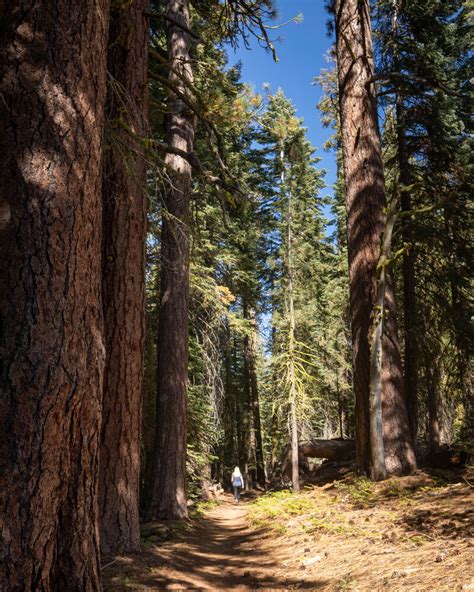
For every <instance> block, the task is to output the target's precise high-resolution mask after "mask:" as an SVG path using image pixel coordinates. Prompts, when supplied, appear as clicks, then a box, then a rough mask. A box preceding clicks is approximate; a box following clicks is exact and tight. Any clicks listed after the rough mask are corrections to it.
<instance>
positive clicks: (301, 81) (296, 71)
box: [229, 0, 336, 192]
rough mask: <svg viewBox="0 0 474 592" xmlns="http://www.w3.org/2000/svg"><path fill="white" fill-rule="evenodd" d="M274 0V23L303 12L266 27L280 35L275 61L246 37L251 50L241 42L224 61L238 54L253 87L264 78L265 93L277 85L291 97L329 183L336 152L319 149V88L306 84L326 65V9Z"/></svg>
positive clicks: (313, 1) (312, 2) (304, 0)
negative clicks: (278, 26)
mask: <svg viewBox="0 0 474 592" xmlns="http://www.w3.org/2000/svg"><path fill="white" fill-rule="evenodd" d="M275 4H276V6H277V8H278V11H279V19H278V21H277V23H279V22H285V21H287V20H288V19H291V18H292V17H294V16H296V15H297V14H298V13H302V14H303V22H301V23H298V24H295V23H290V24H288V25H286V26H285V27H283V28H281V29H279V30H277V31H271V33H273V36H272V38H277V37H279V38H281V41H280V42H277V43H275V47H276V50H277V53H278V58H279V62H278V63H275V62H274V61H273V58H272V56H271V53H269V52H266V51H265V50H264V49H263V48H261V47H260V46H259V45H258V43H257V42H254V43H252V49H251V50H246V49H245V48H244V47H242V46H241V47H240V48H239V49H237V51H236V52H235V53H234V52H233V51H232V50H229V61H230V64H233V63H235V62H237V61H238V60H240V61H241V62H242V66H243V67H242V79H243V81H244V82H247V83H249V84H251V85H252V86H253V87H254V88H255V90H256V91H257V92H260V93H261V92H263V88H262V85H263V83H269V84H270V92H271V93H274V92H276V91H277V89H278V88H279V87H281V88H282V89H283V91H284V93H285V95H286V96H287V97H288V98H289V99H291V100H292V102H293V104H294V106H295V107H296V110H297V115H298V117H302V118H303V119H304V124H305V126H306V127H307V128H308V138H309V140H310V141H311V143H312V144H313V145H314V146H315V147H316V148H317V152H316V156H319V157H320V158H321V159H322V160H321V162H320V163H319V166H320V167H321V168H324V169H326V170H327V174H326V184H327V185H329V186H330V185H332V184H333V183H334V182H335V179H336V157H335V154H334V153H332V152H329V153H328V152H325V151H324V150H323V144H324V142H325V140H326V139H327V138H328V137H329V135H330V130H328V129H325V128H323V126H322V125H321V122H320V119H319V117H320V116H319V111H318V110H317V109H316V103H317V102H318V100H319V98H320V96H321V89H320V87H319V86H317V85H313V84H312V81H313V78H314V77H315V76H317V75H318V74H319V72H320V70H321V69H322V68H327V67H328V65H327V63H326V62H325V60H324V55H325V54H326V52H327V51H328V49H329V48H330V47H331V45H332V44H333V40H332V39H331V38H329V37H328V35H327V27H326V23H327V20H328V18H329V15H328V13H327V12H326V11H325V9H324V1H323V0H275ZM326 192H328V189H326Z"/></svg>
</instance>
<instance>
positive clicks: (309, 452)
mask: <svg viewBox="0 0 474 592" xmlns="http://www.w3.org/2000/svg"><path fill="white" fill-rule="evenodd" d="M298 455H299V464H300V468H303V467H305V466H307V460H306V459H308V458H325V459H327V460H332V461H343V460H351V459H353V458H354V457H355V442H354V440H342V439H334V440H321V439H316V440H311V441H309V442H301V443H300V444H299V446H298ZM290 474H291V449H290V447H289V446H288V448H287V449H286V450H285V454H284V457H283V463H282V476H283V478H285V479H286V478H288V477H289V475H290Z"/></svg>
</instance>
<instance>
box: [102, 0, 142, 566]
mask: <svg viewBox="0 0 474 592" xmlns="http://www.w3.org/2000/svg"><path fill="white" fill-rule="evenodd" d="M147 5H148V1H147V0H133V1H132V2H128V3H126V4H125V5H124V6H121V5H118V6H116V7H115V8H113V9H112V12H111V20H110V32H109V48H108V56H107V66H108V84H107V97H106V138H105V141H106V157H105V163H104V164H105V166H104V183H103V204H104V205H103V302H104V322H105V330H104V336H105V343H106V364H105V372H104V396H103V423H102V441H101V448H100V480H99V494H100V545H101V549H102V551H103V552H104V553H114V554H119V553H127V552H129V551H138V550H139V548H140V523H139V482H140V435H141V414H142V382H143V348H144V337H145V324H144V315H145V244H146V211H147V208H146V163H145V157H144V154H143V149H142V146H143V142H142V140H144V139H145V136H146V130H147V125H146V122H147V114H148V108H147V100H148V93H147V67H148V30H147V19H146V17H145V15H144V11H145V9H146V7H147Z"/></svg>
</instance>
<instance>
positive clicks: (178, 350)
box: [150, 0, 194, 518]
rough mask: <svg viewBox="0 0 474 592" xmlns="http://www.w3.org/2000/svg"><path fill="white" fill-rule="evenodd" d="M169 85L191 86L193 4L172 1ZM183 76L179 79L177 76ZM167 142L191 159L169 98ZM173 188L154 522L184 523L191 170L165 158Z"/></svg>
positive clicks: (179, 110) (182, 121)
mask: <svg viewBox="0 0 474 592" xmlns="http://www.w3.org/2000/svg"><path fill="white" fill-rule="evenodd" d="M167 14H168V15H169V16H170V22H169V23H168V34H167V39H168V63H169V65H170V74H169V80H170V82H171V84H172V85H174V86H175V87H176V88H177V89H178V90H179V91H180V92H181V93H184V94H187V93H188V92H189V89H188V85H185V83H184V82H183V79H184V80H186V81H187V82H188V83H192V69H191V64H190V55H189V48H190V39H189V35H188V34H187V33H186V32H185V30H184V29H182V28H181V27H179V26H178V25H175V24H174V22H176V23H182V24H183V25H184V27H185V28H189V1H188V0H168V5H167ZM178 73H179V74H180V76H178ZM168 106H169V110H170V112H169V115H168V116H167V142H168V144H169V146H171V148H178V149H180V150H183V151H185V152H187V153H190V152H192V150H193V140H194V115H193V114H192V113H190V111H189V107H188V106H187V105H186V104H185V103H184V102H183V101H182V100H181V99H180V98H178V97H177V96H176V95H174V94H173V93H171V94H170V98H169V102H168ZM166 163H167V165H168V174H169V176H170V179H169V184H168V187H167V189H166V194H165V196H164V204H163V211H162V217H163V227H162V235H161V296H160V297H161V304H160V316H159V328H158V393H157V407H156V409H157V410H156V438H155V461H154V462H155V465H154V483H153V489H152V498H151V506H150V517H151V518H185V517H186V516H187V506H186V393H187V380H188V333H189V330H188V308H189V209H190V196H191V166H190V164H189V163H188V161H187V160H185V159H184V158H182V157H181V156H178V155H176V154H168V155H167V156H166Z"/></svg>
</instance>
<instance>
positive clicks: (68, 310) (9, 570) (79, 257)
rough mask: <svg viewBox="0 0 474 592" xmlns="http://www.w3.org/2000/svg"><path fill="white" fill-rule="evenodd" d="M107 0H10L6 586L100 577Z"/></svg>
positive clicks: (4, 245) (1, 219) (2, 289)
mask: <svg viewBox="0 0 474 592" xmlns="http://www.w3.org/2000/svg"><path fill="white" fill-rule="evenodd" d="M108 15H109V10H108V2H107V1H106V0H80V1H79V0H57V1H56V2H38V1H31V2H28V3H26V2H20V1H19V0H9V2H3V3H2V4H1V6H0V22H1V23H2V26H1V27H0V52H1V55H2V65H1V72H0V96H1V100H0V121H1V129H2V132H1V134H0V150H1V154H2V158H1V160H0V179H1V184H0V250H1V257H0V319H1V327H0V358H1V360H2V363H1V368H0V391H1V400H0V417H1V440H0V474H1V482H0V496H1V503H0V514H1V521H2V534H1V536H2V543H1V545H0V582H1V584H0V588H1V589H2V591H5V592H7V591H8V592H9V591H25V592H33V591H34V592H43V591H44V592H46V591H48V592H49V591H57V592H59V591H63V590H81V591H84V592H92V591H98V590H100V589H101V586H100V558H99V531H98V461H99V436H100V425H101V405H102V379H103V368H104V344H103V338H102V330H103V326H102V325H103V318H102V297H101V182H102V175H101V173H102V171H101V161H102V148H103V147H102V136H103V120H104V118H103V113H104V100H105V80H106V44H107V31H108Z"/></svg>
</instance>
